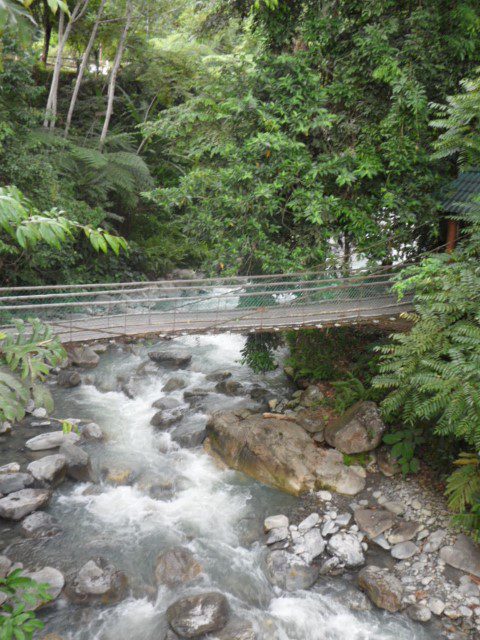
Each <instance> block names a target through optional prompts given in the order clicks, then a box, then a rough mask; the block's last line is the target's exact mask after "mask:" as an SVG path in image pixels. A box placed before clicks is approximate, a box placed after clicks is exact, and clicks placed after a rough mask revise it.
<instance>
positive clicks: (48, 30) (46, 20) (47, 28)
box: [42, 0, 52, 65]
mask: <svg viewBox="0 0 480 640" xmlns="http://www.w3.org/2000/svg"><path fill="white" fill-rule="evenodd" d="M43 4H44V6H43V28H44V35H43V50H42V62H43V63H44V64H45V65H46V64H47V62H48V52H49V51H50V40H51V37H52V18H51V11H50V7H49V6H48V4H47V2H46V0H44V2H43Z"/></svg>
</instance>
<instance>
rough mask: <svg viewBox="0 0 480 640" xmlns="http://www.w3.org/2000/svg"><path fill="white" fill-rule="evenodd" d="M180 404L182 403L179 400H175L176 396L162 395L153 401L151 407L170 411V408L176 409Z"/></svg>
mask: <svg viewBox="0 0 480 640" xmlns="http://www.w3.org/2000/svg"><path fill="white" fill-rule="evenodd" d="M180 406H182V403H181V402H180V400H177V399H176V398H171V397H170V396H164V397H163V398H159V399H158V400H155V402H154V403H153V404H152V408H153V409H159V410H162V411H171V410H172V409H177V408H178V407H180Z"/></svg>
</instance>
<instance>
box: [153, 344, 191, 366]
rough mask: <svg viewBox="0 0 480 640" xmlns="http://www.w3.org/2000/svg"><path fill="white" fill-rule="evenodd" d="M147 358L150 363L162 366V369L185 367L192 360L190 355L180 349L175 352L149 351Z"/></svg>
mask: <svg viewBox="0 0 480 640" xmlns="http://www.w3.org/2000/svg"><path fill="white" fill-rule="evenodd" d="M148 357H149V358H150V360H152V362H155V363H156V364H159V365H162V366H163V367H174V368H178V369H182V368H183V367H187V366H188V365H189V364H190V362H191V360H192V356H191V354H190V353H188V352H187V351H182V350H180V349H179V350H176V351H150V352H149V354H148Z"/></svg>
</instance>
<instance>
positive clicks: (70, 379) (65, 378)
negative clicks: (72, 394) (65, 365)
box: [57, 369, 82, 389]
mask: <svg viewBox="0 0 480 640" xmlns="http://www.w3.org/2000/svg"><path fill="white" fill-rule="evenodd" d="M81 383H82V379H81V377H80V374H79V373H78V371H73V370H72V369H64V370H63V371H60V373H59V374H58V376H57V384H58V386H59V387H64V388H65V389H73V387H78V385H79V384H81Z"/></svg>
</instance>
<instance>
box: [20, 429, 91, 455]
mask: <svg viewBox="0 0 480 640" xmlns="http://www.w3.org/2000/svg"><path fill="white" fill-rule="evenodd" d="M79 440H80V436H79V435H78V434H77V433H74V432H73V431H72V432H71V433H63V431H50V432H48V433H41V434H40V435H39V436H35V437H34V438H30V440H27V441H26V443H25V446H26V447H27V449H30V451H48V450H49V449H57V448H58V447H61V446H62V444H63V443H65V442H73V443H75V442H78V441H79Z"/></svg>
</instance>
